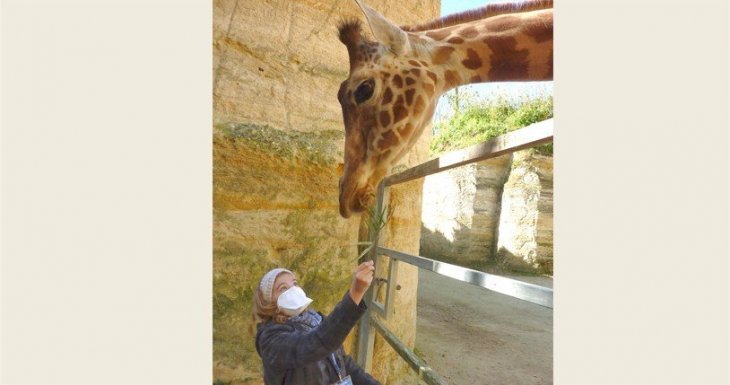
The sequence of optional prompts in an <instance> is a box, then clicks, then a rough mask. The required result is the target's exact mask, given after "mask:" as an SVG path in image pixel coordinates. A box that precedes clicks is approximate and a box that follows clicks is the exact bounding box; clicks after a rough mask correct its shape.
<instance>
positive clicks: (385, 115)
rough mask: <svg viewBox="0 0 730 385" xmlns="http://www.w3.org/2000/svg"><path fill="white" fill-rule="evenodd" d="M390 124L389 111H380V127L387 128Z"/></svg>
mask: <svg viewBox="0 0 730 385" xmlns="http://www.w3.org/2000/svg"><path fill="white" fill-rule="evenodd" d="M389 124H390V111H388V110H385V111H380V126H381V127H388V125H389Z"/></svg>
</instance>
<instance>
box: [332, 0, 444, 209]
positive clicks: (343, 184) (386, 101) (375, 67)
mask: <svg viewBox="0 0 730 385" xmlns="http://www.w3.org/2000/svg"><path fill="white" fill-rule="evenodd" d="M356 1H357V3H358V5H359V6H360V9H361V10H362V11H363V13H364V14H365V17H366V19H367V21H368V25H369V26H370V29H371V30H372V33H373V35H374V36H375V39H376V41H371V40H369V39H367V38H366V37H365V36H363V31H362V27H361V24H360V23H359V22H358V21H348V22H344V23H342V24H341V25H340V27H339V33H340V35H339V37H340V41H341V42H342V43H343V44H344V45H345V46H346V47H347V51H348V54H349V57H350V75H349V77H348V78H347V79H346V80H345V81H344V82H342V84H341V85H340V89H339V92H338V93H337V99H338V100H339V102H340V105H341V107H342V116H343V119H344V123H345V161H344V173H343V175H342V178H341V179H340V197H339V198H340V214H341V215H342V216H343V217H345V218H348V217H349V216H350V215H351V214H352V213H358V212H362V211H364V210H365V209H366V208H367V207H368V206H369V205H371V204H372V203H373V201H374V191H375V189H376V188H377V184H378V183H379V182H380V181H381V180H382V179H383V177H384V176H385V175H386V174H387V173H388V172H389V170H390V168H391V167H392V166H393V165H394V164H395V162H397V161H398V160H399V159H400V158H402V157H403V155H405V154H406V153H407V151H408V149H409V148H410V147H411V146H412V145H413V144H414V143H415V141H416V140H417V139H418V137H419V136H420V134H421V132H422V130H423V128H424V127H426V126H427V125H428V124H429V123H430V120H431V117H432V115H433V111H434V107H435V105H436V99H437V98H438V92H437V76H436V74H434V73H433V72H431V71H430V70H429V68H428V66H429V63H428V60H429V59H430V57H429V56H428V55H425V54H424V52H425V50H424V48H423V47H422V46H423V44H424V43H425V41H423V40H422V39H421V38H420V37H418V36H417V35H416V34H410V33H407V32H405V31H403V30H402V29H401V28H399V27H398V26H396V25H394V24H393V23H392V22H390V21H389V20H387V19H385V18H384V17H383V16H381V15H380V14H378V13H377V12H376V11H374V10H373V9H371V8H369V7H368V6H366V5H364V4H362V3H360V1H359V0H356Z"/></svg>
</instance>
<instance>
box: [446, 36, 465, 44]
mask: <svg viewBox="0 0 730 385" xmlns="http://www.w3.org/2000/svg"><path fill="white" fill-rule="evenodd" d="M447 41H448V42H449V43H451V44H461V43H463V42H464V39H462V38H460V37H458V36H454V37H452V38H451V39H449V40H447Z"/></svg>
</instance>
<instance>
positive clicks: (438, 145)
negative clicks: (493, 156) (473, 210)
mask: <svg viewBox="0 0 730 385" xmlns="http://www.w3.org/2000/svg"><path fill="white" fill-rule="evenodd" d="M445 97H446V98H447V101H448V103H449V105H450V107H451V109H452V110H453V111H454V112H453V114H451V115H450V116H447V117H443V118H442V119H440V120H438V121H437V122H436V123H435V124H434V126H433V138H432V139H431V148H430V151H431V155H437V154H440V153H443V152H446V151H451V150H456V149H460V148H464V147H467V146H470V145H472V144H476V143H480V142H484V141H487V140H490V139H493V138H495V137H497V136H499V135H503V134H506V133H508V132H510V131H514V130H517V129H520V128H522V127H525V126H528V125H530V124H532V123H536V122H539V121H542V120H545V119H549V118H552V116H553V98H552V96H541V97H537V98H535V97H533V98H529V97H527V96H524V97H521V98H518V99H511V100H510V99H507V98H506V97H497V98H495V99H490V100H481V101H479V100H477V99H476V97H475V95H474V94H471V93H468V91H467V92H465V91H464V90H460V91H459V92H451V93H449V94H447V95H445ZM534 151H535V152H536V153H539V154H543V155H552V152H553V144H552V143H549V144H545V145H541V146H538V147H534Z"/></svg>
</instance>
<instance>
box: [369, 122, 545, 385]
mask: <svg viewBox="0 0 730 385" xmlns="http://www.w3.org/2000/svg"><path fill="white" fill-rule="evenodd" d="M552 139H553V120H552V119H548V120H544V121H542V122H539V123H535V124H532V125H530V126H527V127H525V128H522V129H519V130H516V131H513V132H510V133H508V134H505V135H501V136H498V137H496V138H494V139H492V140H490V141H487V142H483V143H479V144H476V145H474V146H471V147H467V148H465V149H463V150H459V151H453V152H449V153H447V154H444V155H442V156H441V157H439V158H436V159H431V160H429V161H427V162H425V163H422V164H420V165H418V166H415V167H413V168H410V169H408V170H405V171H403V172H401V173H398V174H395V175H391V176H389V177H387V178H385V179H384V180H383V181H382V182H381V183H380V185H379V186H378V192H377V202H376V210H378V212H382V210H383V207H384V205H385V202H386V201H387V193H388V190H387V187H390V186H393V185H395V184H399V183H404V182H408V181H411V180H414V179H417V178H423V177H425V176H427V175H431V174H435V173H438V172H442V171H446V170H448V169H451V168H454V167H459V166H463V165H466V164H469V163H474V162H478V161H481V160H485V159H489V158H494V157H497V156H500V155H504V154H507V153H511V152H514V151H518V150H522V149H525V148H529V147H534V146H537V145H539V144H542V143H548V142H550V141H552ZM369 236H370V239H369V241H370V242H372V244H373V247H372V249H371V250H370V253H369V254H368V256H367V258H368V259H372V260H375V261H376V263H377V259H378V257H388V258H389V259H390V264H389V266H388V278H387V279H384V280H383V282H385V283H386V284H387V290H386V292H385V301H384V303H381V302H378V301H377V300H376V299H375V294H374V292H375V290H374V289H371V290H368V292H367V293H366V294H365V298H364V300H365V301H366V303H367V304H368V307H369V309H370V310H368V312H367V313H366V314H365V315H364V317H363V318H362V320H361V321H360V326H359V329H358V332H359V334H358V347H357V354H356V357H357V361H358V363H359V364H360V366H361V367H363V368H364V369H365V370H366V371H368V372H370V371H371V369H372V355H373V343H374V341H375V333H373V330H372V329H373V328H374V329H375V331H376V332H379V333H380V334H381V335H382V336H383V338H384V339H385V341H386V342H388V344H390V346H391V347H393V349H394V350H395V351H396V352H398V354H399V355H400V356H401V357H402V358H403V359H404V360H405V361H406V362H408V364H409V365H410V366H411V368H413V369H414V370H415V371H417V372H418V374H419V378H421V379H422V380H423V381H425V382H426V383H427V384H429V385H445V384H446V383H445V382H444V381H443V379H441V377H439V376H438V374H436V373H435V372H434V371H433V370H432V369H431V368H429V367H428V366H426V364H425V362H424V361H423V360H422V359H421V358H419V357H418V356H417V355H416V354H414V353H413V352H412V351H411V350H410V349H408V348H407V347H406V346H405V344H403V343H402V342H401V341H400V340H398V338H397V337H396V336H395V335H394V334H393V333H392V332H391V331H390V330H388V328H387V327H386V326H385V324H384V323H383V322H382V321H381V320H380V319H379V318H383V319H384V320H388V319H389V318H390V317H391V316H392V315H393V314H394V305H393V303H394V296H395V292H396V290H397V288H398V285H397V279H398V265H399V263H408V264H411V265H414V266H417V267H419V268H422V269H426V270H430V271H433V272H434V273H436V274H440V275H443V276H446V277H449V278H453V279H456V280H459V281H462V282H465V283H470V284H473V285H476V286H480V287H483V288H485V289H488V290H492V291H495V292H498V293H501V294H505V295H509V296H512V297H515V298H519V299H521V300H524V301H528V302H531V303H534V304H537V305H540V306H545V307H547V308H550V309H552V307H553V290H552V289H550V288H546V287H542V286H538V285H533V284H531V283H526V282H521V281H517V280H514V279H510V278H506V277H500V276H497V275H493V274H487V273H484V272H481V271H477V270H473V269H468V268H465V267H461V266H457V265H453V264H450V263H445V262H439V261H435V260H433V259H429V258H425V257H421V256H417V255H410V254H406V253H402V252H400V251H396V250H391V249H387V248H384V247H380V246H378V237H379V234H370V235H369ZM373 311H374V312H373Z"/></svg>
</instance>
